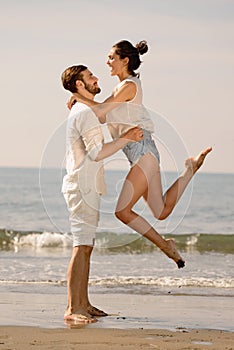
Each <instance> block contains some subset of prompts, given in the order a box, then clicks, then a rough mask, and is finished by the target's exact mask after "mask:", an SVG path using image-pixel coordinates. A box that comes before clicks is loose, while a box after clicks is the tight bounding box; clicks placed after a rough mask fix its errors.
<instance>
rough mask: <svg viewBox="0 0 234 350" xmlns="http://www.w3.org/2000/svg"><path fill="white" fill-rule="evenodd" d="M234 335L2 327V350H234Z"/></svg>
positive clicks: (187, 331)
mask: <svg viewBox="0 0 234 350" xmlns="http://www.w3.org/2000/svg"><path fill="white" fill-rule="evenodd" d="M233 344H234V334H233V333H227V332H223V331H210V330H179V331H176V332H172V331H167V330H155V329H151V330H140V329H138V330H136V329H134V330H123V329H121V330H120V329H100V328H99V329H98V328H96V329H79V328H77V329H72V330H68V329H54V330H50V329H41V328H31V327H2V328H1V330H0V349H4V350H6V349H8V350H14V349H17V350H28V349H41V350H49V349H61V350H62V349H81V350H82V349H84V350H85V349H91V350H92V349H95V350H96V349H98V350H99V349H100V350H105V349H113V350H119V349H129V350H137V349H158V350H159V349H160V350H164V349H168V350H172V349H173V350H182V349H183V350H185V349H193V350H195V349H213V350H225V349H228V350H233V349H234V345H233Z"/></svg>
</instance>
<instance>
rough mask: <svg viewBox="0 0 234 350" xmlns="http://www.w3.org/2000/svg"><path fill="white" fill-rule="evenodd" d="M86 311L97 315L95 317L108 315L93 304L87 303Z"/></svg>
mask: <svg viewBox="0 0 234 350" xmlns="http://www.w3.org/2000/svg"><path fill="white" fill-rule="evenodd" d="M87 311H88V313H89V314H90V315H91V316H97V317H104V316H108V314H107V313H106V312H104V311H102V310H100V309H98V308H97V307H95V306H92V305H89V306H88V308H87Z"/></svg>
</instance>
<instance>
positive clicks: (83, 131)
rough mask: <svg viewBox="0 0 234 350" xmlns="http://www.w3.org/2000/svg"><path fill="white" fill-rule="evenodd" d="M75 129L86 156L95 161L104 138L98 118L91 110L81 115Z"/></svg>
mask: <svg viewBox="0 0 234 350" xmlns="http://www.w3.org/2000/svg"><path fill="white" fill-rule="evenodd" d="M76 127H77V129H78V130H79V133H80V135H81V137H82V139H83V142H84V144H85V148H86V151H87V153H88V156H89V157H90V158H91V159H92V160H95V159H96V158H97V155H98V153H99V152H100V150H101V149H102V146H103V142H104V137H103V133H102V128H101V125H100V123H99V120H98V118H97V117H96V115H95V114H94V113H93V112H92V110H91V109H89V110H86V111H84V112H82V113H81V115H80V117H79V118H78V120H77V122H76Z"/></svg>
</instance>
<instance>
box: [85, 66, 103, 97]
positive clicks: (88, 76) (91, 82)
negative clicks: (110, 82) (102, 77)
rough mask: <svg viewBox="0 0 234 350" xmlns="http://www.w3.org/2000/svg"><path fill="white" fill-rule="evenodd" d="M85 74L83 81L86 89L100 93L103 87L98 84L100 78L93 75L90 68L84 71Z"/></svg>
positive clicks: (93, 92) (92, 92)
mask: <svg viewBox="0 0 234 350" xmlns="http://www.w3.org/2000/svg"><path fill="white" fill-rule="evenodd" d="M82 76H83V79H82V81H83V83H84V85H85V89H86V90H87V91H88V92H90V93H91V94H92V95H96V94H99V93H100V92H101V89H100V87H99V85H98V78H97V77H95V76H94V75H93V73H92V72H90V70H89V69H86V70H84V71H83V72H82Z"/></svg>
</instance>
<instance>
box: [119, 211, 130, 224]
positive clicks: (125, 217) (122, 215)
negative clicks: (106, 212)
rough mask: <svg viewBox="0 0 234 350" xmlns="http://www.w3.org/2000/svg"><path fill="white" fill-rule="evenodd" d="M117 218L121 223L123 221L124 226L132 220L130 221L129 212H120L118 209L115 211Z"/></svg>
mask: <svg viewBox="0 0 234 350" xmlns="http://www.w3.org/2000/svg"><path fill="white" fill-rule="evenodd" d="M115 216H116V218H117V219H119V220H120V221H122V222H123V223H124V224H127V223H128V222H129V221H130V220H129V216H130V215H129V211H128V210H125V209H122V210H118V209H116V211H115Z"/></svg>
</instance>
